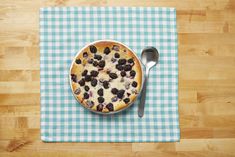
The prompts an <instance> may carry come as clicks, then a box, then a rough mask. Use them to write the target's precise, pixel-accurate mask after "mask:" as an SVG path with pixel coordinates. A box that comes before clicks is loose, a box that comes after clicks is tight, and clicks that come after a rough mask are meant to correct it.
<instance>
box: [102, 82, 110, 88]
mask: <svg viewBox="0 0 235 157" xmlns="http://www.w3.org/2000/svg"><path fill="white" fill-rule="evenodd" d="M103 86H104V88H105V89H108V88H109V82H108V81H104V82H103Z"/></svg>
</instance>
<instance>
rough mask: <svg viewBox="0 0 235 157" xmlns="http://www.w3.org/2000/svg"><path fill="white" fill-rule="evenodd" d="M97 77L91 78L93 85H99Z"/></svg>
mask: <svg viewBox="0 0 235 157" xmlns="http://www.w3.org/2000/svg"><path fill="white" fill-rule="evenodd" d="M97 82H98V81H97V79H95V78H92V79H91V85H92V86H93V87H95V86H96V85H97Z"/></svg>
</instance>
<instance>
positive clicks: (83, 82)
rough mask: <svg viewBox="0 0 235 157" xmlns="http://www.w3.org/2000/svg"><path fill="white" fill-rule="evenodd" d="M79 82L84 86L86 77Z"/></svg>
mask: <svg viewBox="0 0 235 157" xmlns="http://www.w3.org/2000/svg"><path fill="white" fill-rule="evenodd" d="M78 83H79V85H80V86H84V85H85V79H84V78H83V79H81V80H80V81H79V82H78Z"/></svg>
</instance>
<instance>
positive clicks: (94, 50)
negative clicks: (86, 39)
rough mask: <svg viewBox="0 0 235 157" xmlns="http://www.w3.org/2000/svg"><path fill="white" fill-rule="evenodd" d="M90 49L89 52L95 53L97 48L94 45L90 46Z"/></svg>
mask: <svg viewBox="0 0 235 157" xmlns="http://www.w3.org/2000/svg"><path fill="white" fill-rule="evenodd" d="M90 51H91V53H96V52H97V48H96V47H95V46H94V45H91V46H90Z"/></svg>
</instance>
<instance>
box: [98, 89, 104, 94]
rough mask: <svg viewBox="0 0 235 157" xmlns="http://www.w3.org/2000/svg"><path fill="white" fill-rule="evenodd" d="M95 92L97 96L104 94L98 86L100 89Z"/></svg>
mask: <svg viewBox="0 0 235 157" xmlns="http://www.w3.org/2000/svg"><path fill="white" fill-rule="evenodd" d="M97 94H98V95H99V96H103V95H104V90H103V88H100V89H99V90H98V91H97Z"/></svg>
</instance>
